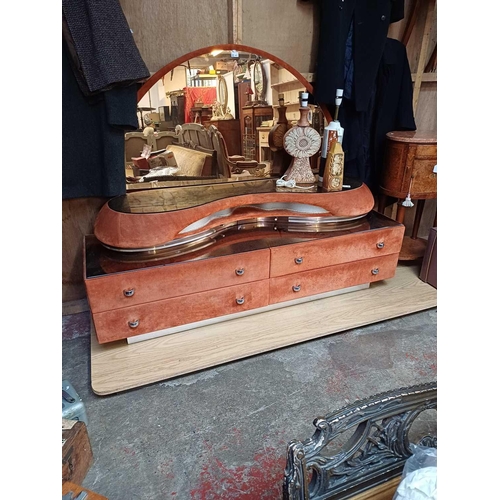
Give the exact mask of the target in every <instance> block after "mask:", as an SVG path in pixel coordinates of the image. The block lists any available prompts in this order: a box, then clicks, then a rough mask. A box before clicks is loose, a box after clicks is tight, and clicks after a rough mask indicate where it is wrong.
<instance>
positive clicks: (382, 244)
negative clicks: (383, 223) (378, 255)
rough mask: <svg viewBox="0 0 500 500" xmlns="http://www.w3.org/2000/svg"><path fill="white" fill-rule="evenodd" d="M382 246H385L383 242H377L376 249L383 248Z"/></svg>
mask: <svg viewBox="0 0 500 500" xmlns="http://www.w3.org/2000/svg"><path fill="white" fill-rule="evenodd" d="M384 246H385V244H384V242H383V241H379V242H378V243H377V248H384Z"/></svg>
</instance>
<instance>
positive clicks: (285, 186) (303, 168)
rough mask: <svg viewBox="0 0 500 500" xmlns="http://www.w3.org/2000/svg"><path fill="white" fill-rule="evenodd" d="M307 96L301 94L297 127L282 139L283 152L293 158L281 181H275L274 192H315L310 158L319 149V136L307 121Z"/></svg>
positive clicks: (315, 185)
mask: <svg viewBox="0 0 500 500" xmlns="http://www.w3.org/2000/svg"><path fill="white" fill-rule="evenodd" d="M308 97H309V94H308V93H307V92H302V94H301V99H300V104H301V106H300V108H299V111H300V119H299V121H298V122H297V125H295V126H294V127H292V128H291V129H290V130H288V131H287V132H286V133H285V135H284V137H283V147H284V149H285V151H286V152H287V153H288V154H289V155H290V156H292V157H293V161H292V164H291V165H290V166H289V167H288V169H287V171H286V172H285V173H284V175H283V177H282V178H281V179H278V180H277V181H276V191H278V192H281V191H285V192H286V191H288V192H302V193H303V192H316V191H317V189H318V186H317V183H316V177H315V175H314V174H313V172H312V169H311V162H310V158H311V156H313V155H314V154H316V153H317V152H318V151H319V148H320V147H321V136H320V135H319V133H318V132H317V131H316V130H314V129H313V128H312V127H311V125H310V124H309V121H308V119H307V115H308V113H309V107H308V106H307V100H308Z"/></svg>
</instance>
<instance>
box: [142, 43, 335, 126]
mask: <svg viewBox="0 0 500 500" xmlns="http://www.w3.org/2000/svg"><path fill="white" fill-rule="evenodd" d="M213 50H237V51H239V52H250V53H252V54H256V55H258V56H261V57H262V58H263V59H270V60H271V61H273V62H275V63H277V64H279V65H280V66H282V67H283V68H285V69H286V70H287V71H289V72H290V73H291V74H292V75H293V76H295V78H297V80H298V81H299V82H300V83H302V85H304V87H305V88H306V90H307V91H308V92H309V93H310V94H313V95H314V91H313V90H314V89H313V87H312V85H311V83H310V82H308V81H307V80H306V79H305V78H304V77H303V76H302V74H301V73H299V72H298V71H297V70H296V69H295V68H294V67H293V66H290V65H289V64H288V63H286V62H285V61H283V60H282V59H280V58H279V57H276V56H274V55H273V54H270V53H269V52H265V51H264V50H261V49H257V48H255V47H250V46H248V45H240V44H236V43H223V44H218V45H210V46H208V47H203V48H201V49H197V50H193V51H192V52H189V53H188V54H184V55H183V56H181V57H178V58H177V59H174V60H173V61H172V62H170V63H168V64H166V65H165V66H163V68H161V69H159V70H158V71H157V72H156V73H154V74H153V75H151V76H150V77H149V78H148V79H147V80H146V81H145V82H144V83H143V84H142V86H141V87H140V88H139V90H138V92H137V102H140V100H141V99H142V98H143V97H144V96H145V95H146V93H147V92H148V90H150V89H151V88H152V87H153V85H154V84H155V83H156V82H157V81H158V80H160V79H161V78H163V77H164V76H165V75H166V74H167V73H170V71H172V70H173V69H174V68H176V67H177V66H179V65H181V64H183V63H185V62H186V61H188V60H189V59H192V58H194V57H198V56H201V55H203V54H208V53H210V52H212V51H213ZM318 105H319V107H320V108H321V111H322V112H323V115H324V117H325V120H326V121H327V123H329V122H331V121H332V116H331V114H330V112H329V111H328V109H327V107H326V106H324V105H323V104H318Z"/></svg>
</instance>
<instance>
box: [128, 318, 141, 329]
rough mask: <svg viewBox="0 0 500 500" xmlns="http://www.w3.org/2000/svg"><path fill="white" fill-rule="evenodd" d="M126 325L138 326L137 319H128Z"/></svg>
mask: <svg viewBox="0 0 500 500" xmlns="http://www.w3.org/2000/svg"><path fill="white" fill-rule="evenodd" d="M128 326H130V328H137V327H138V326H139V320H138V319H134V321H129V322H128Z"/></svg>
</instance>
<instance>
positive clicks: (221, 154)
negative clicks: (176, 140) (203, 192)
mask: <svg viewBox="0 0 500 500" xmlns="http://www.w3.org/2000/svg"><path fill="white" fill-rule="evenodd" d="M179 133H180V142H181V144H183V145H185V146H188V147H191V148H194V149H205V150H213V151H215V153H216V159H217V164H218V172H219V176H220V177H226V178H228V179H229V178H233V177H242V176H245V175H247V176H255V177H269V174H270V170H269V169H268V168H266V165H265V164H264V163H259V162H257V161H255V160H250V161H248V160H246V159H245V158H244V157H243V156H241V155H231V156H230V155H229V153H228V149H227V146H226V141H225V139H224V137H223V135H222V133H221V132H220V131H219V129H218V128H217V127H215V126H214V125H210V126H209V127H208V128H205V127H203V126H201V125H199V124H197V123H186V124H184V125H182V127H181V128H180V129H179Z"/></svg>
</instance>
